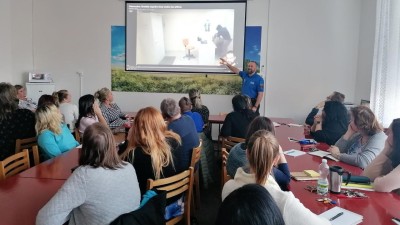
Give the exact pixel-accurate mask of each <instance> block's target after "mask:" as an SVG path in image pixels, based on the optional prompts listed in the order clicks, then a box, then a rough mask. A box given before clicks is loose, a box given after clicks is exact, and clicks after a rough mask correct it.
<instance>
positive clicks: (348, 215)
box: [319, 206, 363, 225]
mask: <svg viewBox="0 0 400 225" xmlns="http://www.w3.org/2000/svg"><path fill="white" fill-rule="evenodd" d="M341 213H342V214H341ZM319 216H320V217H323V218H325V219H328V220H329V222H331V224H332V225H356V224H359V223H361V222H362V221H363V216H362V215H360V214H357V213H354V212H352V211H349V210H347V209H343V208H340V207H338V206H336V207H333V208H332V209H330V210H328V211H325V212H323V213H321V214H320V215H319Z"/></svg>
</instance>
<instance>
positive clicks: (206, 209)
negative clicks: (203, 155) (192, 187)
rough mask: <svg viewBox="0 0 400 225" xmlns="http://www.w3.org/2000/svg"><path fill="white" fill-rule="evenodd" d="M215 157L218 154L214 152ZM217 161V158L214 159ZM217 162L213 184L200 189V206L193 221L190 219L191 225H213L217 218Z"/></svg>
mask: <svg viewBox="0 0 400 225" xmlns="http://www.w3.org/2000/svg"><path fill="white" fill-rule="evenodd" d="M216 155H219V153H217V152H216ZM215 158H216V159H218V157H215ZM218 162H219V160H217V162H216V164H217V166H216V171H214V173H213V178H214V182H213V183H212V184H211V185H209V186H208V188H207V189H204V188H200V198H201V206H200V209H196V213H195V219H192V225H213V224H214V223H215V219H216V217H217V213H218V209H219V206H220V204H221V190H222V189H221V184H220V180H221V176H220V171H221V167H220V163H218Z"/></svg>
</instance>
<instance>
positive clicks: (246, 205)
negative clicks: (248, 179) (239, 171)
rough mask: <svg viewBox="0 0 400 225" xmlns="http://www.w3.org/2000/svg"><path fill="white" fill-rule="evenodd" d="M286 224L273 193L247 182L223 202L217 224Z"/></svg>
mask: <svg viewBox="0 0 400 225" xmlns="http://www.w3.org/2000/svg"><path fill="white" fill-rule="evenodd" d="M220 224H224V225H243V224H246V225H285V222H284V221H283V217H282V213H281V212H280V211H279V208H278V206H277V205H276V202H275V200H274V199H273V198H272V196H271V194H270V193H269V192H268V191H267V190H266V189H265V188H264V187H263V186H261V185H258V184H246V185H244V186H243V187H241V188H238V189H236V190H234V191H233V192H232V193H230V194H229V195H228V196H227V197H226V198H225V200H224V201H223V202H222V204H221V206H220V207H219V210H218V215H217V220H216V221H215V225H220Z"/></svg>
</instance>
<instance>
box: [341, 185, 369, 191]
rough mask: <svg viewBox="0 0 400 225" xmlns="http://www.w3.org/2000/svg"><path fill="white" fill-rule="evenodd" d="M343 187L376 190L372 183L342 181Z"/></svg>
mask: <svg viewBox="0 0 400 225" xmlns="http://www.w3.org/2000/svg"><path fill="white" fill-rule="evenodd" d="M341 187H342V189H356V190H363V191H374V187H373V186H372V184H356V183H348V184H347V185H346V183H342V186H341Z"/></svg>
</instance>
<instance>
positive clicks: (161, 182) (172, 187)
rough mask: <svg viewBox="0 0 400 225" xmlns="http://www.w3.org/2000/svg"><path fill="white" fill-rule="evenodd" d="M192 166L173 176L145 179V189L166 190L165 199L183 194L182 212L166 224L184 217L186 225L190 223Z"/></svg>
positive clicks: (176, 221) (168, 224)
mask: <svg viewBox="0 0 400 225" xmlns="http://www.w3.org/2000/svg"><path fill="white" fill-rule="evenodd" d="M193 171H194V169H193V167H189V169H188V170H185V171H183V172H182V173H179V174H177V175H175V176H172V177H168V178H163V179H158V180H153V179H148V180H147V190H150V189H153V188H156V189H157V190H163V191H167V199H169V198H172V197H174V196H177V195H181V194H183V196H184V199H185V203H184V204H185V206H184V207H185V208H184V213H183V215H181V216H177V217H174V218H173V219H171V220H169V221H167V222H166V224H167V225H171V224H176V223H178V222H179V221H181V220H182V219H184V221H185V224H186V225H190V202H191V197H192V187H193Z"/></svg>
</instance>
